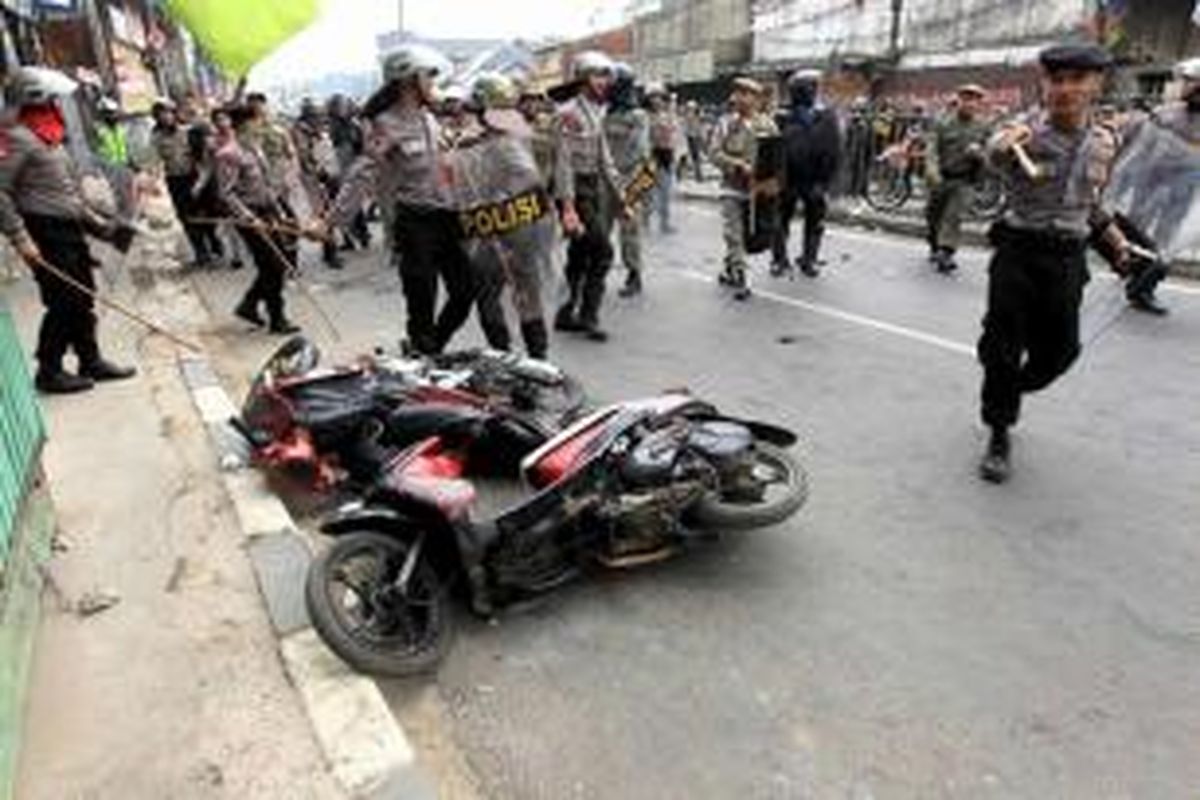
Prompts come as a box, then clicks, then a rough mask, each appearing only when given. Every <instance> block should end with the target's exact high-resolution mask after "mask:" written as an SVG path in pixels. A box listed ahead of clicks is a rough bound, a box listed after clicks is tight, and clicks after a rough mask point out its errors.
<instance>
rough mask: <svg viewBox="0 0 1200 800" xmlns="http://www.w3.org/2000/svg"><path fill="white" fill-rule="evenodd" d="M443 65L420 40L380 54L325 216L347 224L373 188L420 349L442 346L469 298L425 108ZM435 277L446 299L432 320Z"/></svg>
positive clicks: (412, 339) (466, 270) (434, 129)
mask: <svg viewBox="0 0 1200 800" xmlns="http://www.w3.org/2000/svg"><path fill="white" fill-rule="evenodd" d="M448 63H449V62H447V61H446V59H445V58H444V57H443V56H442V55H441V54H440V53H438V52H437V51H436V50H433V49H432V48H430V47H426V46H424V45H419V44H410V45H406V46H404V47H403V48H401V49H400V50H398V51H397V52H395V53H392V54H391V55H389V56H388V57H387V59H386V60H385V61H384V65H383V77H384V85H383V87H382V88H381V89H380V90H379V91H377V92H376V93H375V95H374V96H372V97H371V99H370V100H369V101H368V102H367V105H366V106H365V107H364V109H363V114H364V116H365V117H367V118H368V119H370V120H371V131H370V134H369V135H368V137H367V143H366V149H365V152H364V153H363V155H362V157H360V158H359V159H358V160H357V161H355V163H354V166H353V167H351V169H350V171H349V173H348V174H347V175H346V176H345V178H344V180H343V183H342V188H341V191H340V192H339V193H338V196H337V200H336V201H335V202H334V204H333V208H332V210H331V211H330V213H329V214H328V216H327V221H328V222H331V223H333V224H335V225H338V226H342V227H344V226H346V225H348V224H350V222H351V220H352V219H353V218H354V215H355V214H356V213H357V212H358V210H359V209H360V208H362V206H363V203H364V202H365V200H366V198H367V196H368V195H369V194H370V193H371V192H374V194H375V197H376V199H377V201H378V203H379V205H380V207H381V208H384V209H385V211H384V218H385V219H386V220H390V224H391V227H392V244H393V247H394V248H395V249H396V251H397V256H398V258H399V264H400V266H399V270H400V283H401V286H402V287H403V290H404V298H405V302H406V304H407V307H408V340H409V344H410V346H411V347H412V348H413V349H414V350H416V351H417V352H418V353H426V354H436V353H440V352H441V351H442V350H443V349H444V348H445V347H446V345H447V344H448V343H449V342H450V339H451V338H452V337H453V336H454V334H455V333H456V332H457V331H458V329H459V328H461V327H462V325H463V323H464V322H466V320H467V318H468V317H469V316H470V315H471V306H472V304H473V303H474V301H475V286H474V282H473V280H472V277H471V265H470V262H469V261H468V260H467V256H466V253H465V252H464V250H463V248H462V243H461V241H460V237H461V233H462V231H461V228H460V226H459V219H458V214H457V213H456V211H455V209H454V206H453V200H452V198H451V197H450V192H449V191H448V188H449V187H448V185H447V183H446V180H445V175H444V174H443V173H444V170H443V167H444V166H445V165H444V164H443V163H442V161H441V158H440V154H439V150H438V142H439V140H440V138H441V132H440V130H439V127H438V123H437V120H436V119H434V116H433V114H432V113H431V112H430V106H431V105H432V103H433V100H434V89H433V81H434V78H436V77H437V75H438V73H439V72H440V71H442V70H444V69H446V68H447V66H448ZM388 209H390V211H389V210H388ZM439 276H440V277H441V279H442V282H443V283H444V284H445V287H446V292H447V294H448V295H449V297H448V298H447V300H446V303H445V305H443V306H442V309H441V312H440V313H437V314H436V318H435V308H436V304H437V292H438V277H439Z"/></svg>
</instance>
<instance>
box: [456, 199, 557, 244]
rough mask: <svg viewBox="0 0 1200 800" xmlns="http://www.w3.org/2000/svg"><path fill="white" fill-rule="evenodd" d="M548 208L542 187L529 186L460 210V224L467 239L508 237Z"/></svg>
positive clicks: (539, 217)
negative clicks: (500, 198) (524, 190)
mask: <svg viewBox="0 0 1200 800" xmlns="http://www.w3.org/2000/svg"><path fill="white" fill-rule="evenodd" d="M549 211H550V198H549V197H547V196H546V191H545V190H544V189H542V188H537V189H530V190H529V191H527V192H522V193H521V194H519V195H516V196H515V197H510V198H508V199H506V200H501V201H499V202H496V203H488V204H486V205H482V206H476V207H475V208H472V209H468V210H466V211H463V212H461V213H459V215H458V219H459V224H460V225H461V226H462V233H463V237H464V238H466V239H486V238H490V237H493V236H507V235H508V234H510V233H515V232H516V231H519V230H523V229H525V228H528V227H530V226H531V225H533V224H535V223H537V222H538V221H539V220H540V219H542V217H544V216H546V214H547V213H549Z"/></svg>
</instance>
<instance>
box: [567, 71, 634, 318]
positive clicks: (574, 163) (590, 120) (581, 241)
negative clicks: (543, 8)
mask: <svg viewBox="0 0 1200 800" xmlns="http://www.w3.org/2000/svg"><path fill="white" fill-rule="evenodd" d="M612 77H613V62H612V60H611V59H609V57H608V56H606V55H604V54H603V53H599V52H595V51H588V52H584V53H580V54H579V55H578V56H576V57H575V60H574V62H573V63H572V65H571V79H572V81H573V82H574V83H575V84H576V87H577V89H578V93H577V94H576V95H575V96H574V97H573V98H571V99H570V100H568V101H567V102H566V103H564V104H563V105H562V106H561V107H559V109H558V112H557V114H556V115H555V125H554V133H555V168H554V193H555V196H556V199H557V200H558V201H559V203H560V204H561V207H562V227H563V232H564V233H566V235H567V236H569V237H570V239H571V241H570V244H569V245H568V246H567V268H566V273H567V286H568V288H569V289H570V296H569V297H568V299H567V302H566V303H565V304H563V306H562V307H561V308H559V310H558V314H557V315H556V316H555V318H554V327H555V328H556V329H557V330H560V331H576V332H580V333H582V334H584V336H586V337H587V338H588V339H590V340H591V341H594V342H604V341H607V340H608V334H607V333H605V332H604V330H602V329H601V328H600V306H601V304H602V303H603V302H604V282H605V278H606V277H607V275H608V271H609V269H610V268H611V267H612V260H613V250H612V242H611V241H610V240H611V237H612V224H613V217H614V210H616V209H618V208H619V209H620V212H621V214H622V215H627V214H628V210H627V209H625V208H624V204H623V203H622V202H621V201H620V193H621V184H620V176H619V175H618V174H617V170H616V166H615V165H614V164H613V159H612V153H610V152H609V149H608V142H607V139H606V138H605V136H604V124H603V123H604V114H605V105H604V104H605V101H606V100H607V98H608V92H609V88H610V87H611V85H612Z"/></svg>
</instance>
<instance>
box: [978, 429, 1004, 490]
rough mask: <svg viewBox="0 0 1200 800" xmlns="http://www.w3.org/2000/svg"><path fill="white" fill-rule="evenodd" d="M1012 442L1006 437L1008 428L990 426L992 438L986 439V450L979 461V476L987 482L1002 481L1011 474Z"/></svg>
mask: <svg viewBox="0 0 1200 800" xmlns="http://www.w3.org/2000/svg"><path fill="white" fill-rule="evenodd" d="M1011 451H1012V444H1011V443H1010V441H1009V438H1008V428H992V438H991V440H990V441H988V447H987V452H986V453H984V454H983V460H982V461H980V462H979V477H981V478H983V479H984V480H985V481H987V482H989V483H1004V482H1005V481H1007V480H1008V479H1009V476H1011V475H1012V463H1011V461H1010V455H1011Z"/></svg>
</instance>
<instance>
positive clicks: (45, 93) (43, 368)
mask: <svg viewBox="0 0 1200 800" xmlns="http://www.w3.org/2000/svg"><path fill="white" fill-rule="evenodd" d="M68 87H70V88H68ZM71 89H73V85H72V84H71V82H70V80H69V79H68V78H67V77H66V76H63V75H56V74H54V73H52V72H51V71H50V70H46V69H40V68H30V67H24V68H21V69H19V70H17V72H16V74H15V75H14V77H13V80H12V83H11V84H10V91H11V93H12V96H13V98H12V99H13V103H14V105H15V106H16V107H17V113H16V116H15V119H10V120H8V121H6V122H5V123H4V124H3V127H0V231H3V233H4V234H5V235H6V236H7V237H8V239H9V241H10V242H12V245H13V248H14V249H15V250H16V251H17V254H18V255H20V256H21V258H22V259H23V260H24V261H25V263H26V264H27V265H28V266H29V268H30V269H31V270H32V271H33V276H34V279H35V280H36V281H37V285H38V290H39V292H40V293H41V297H42V304H43V305H44V306H45V308H46V313H45V315H44V316H43V317H42V325H41V329H40V330H39V332H38V344H37V361H38V370H37V379H36V383H37V388H38V389H39V390H40V391H42V392H46V393H50V394H67V393H72V392H82V391H86V390H88V389H91V388H92V386H93V385H94V383H95V382H96V381H109V380H121V379H124V378H129V377H132V376H133V375H134V374H135V370H134V369H132V368H130V367H120V366H117V365H116V364H113V363H112V362H110V361H108V360H107V359H105V358H104V357H103V356H102V355H101V354H100V347H99V345H98V344H97V341H96V315H95V313H94V312H93V308H94V305H95V304H94V301H93V298H92V296H91V295H89V294H87V293H86V292H83V291H81V290H80V289H79V288H78V287H76V286H72V285H71V284H70V283H68V282H67V281H64V280H62V279H60V278H59V277H57V276H55V275H54V274H52V273H51V271H50V270H49V269H47V267H46V264H47V263H48V264H49V265H51V266H52V267H55V268H57V269H58V270H61V271H62V272H63V273H64V274H65V275H67V276H68V277H69V278H71V279H72V280H73V281H74V282H75V283H77V284H80V285H82V286H83V287H85V288H86V289H88V290H91V291H94V290H95V287H96V284H95V280H94V279H93V277H92V271H93V269H95V268H96V267H97V266H99V264H98V262H97V261H96V260H95V259H94V258H92V254H91V252H90V251H89V250H88V242H87V237H86V235H85V234H89V233H90V234H92V235H95V236H99V237H100V238H103V239H107V240H109V241H112V242H113V243H114V244H115V245H116V246H117V247H118V248H119V249H127V248H128V246H129V237H128V231H127V230H123V229H122V230H118V228H117V227H116V226H115V225H114V224H113V223H112V222H111V221H106V220H103V219H101V218H100V217H99V216H98V215H96V214H95V212H94V211H92V210H91V209H89V208H88V207H87V205H86V204H85V202H84V199H83V191H82V188H81V187H80V185H79V181H78V179H77V177H76V170H75V164H74V163H73V162H72V160H71V154H70V152H69V151H68V150H67V148H66V147H65V146H64V140H65V138H66V123H65V121H64V119H63V115H62V111H61V110H60V108H59V106H58V101H57V97H59V96H61V95H63V94H66V93H67V92H68V91H70V90H71ZM68 350H73V351H74V352H75V356H76V358H77V359H78V361H79V370H78V373H77V374H72V373H69V372H66V371H65V370H64V369H63V357H64V356H65V355H66V354H67V351H68Z"/></svg>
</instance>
